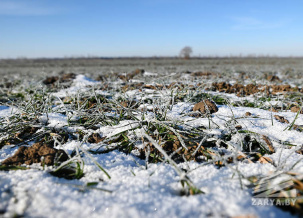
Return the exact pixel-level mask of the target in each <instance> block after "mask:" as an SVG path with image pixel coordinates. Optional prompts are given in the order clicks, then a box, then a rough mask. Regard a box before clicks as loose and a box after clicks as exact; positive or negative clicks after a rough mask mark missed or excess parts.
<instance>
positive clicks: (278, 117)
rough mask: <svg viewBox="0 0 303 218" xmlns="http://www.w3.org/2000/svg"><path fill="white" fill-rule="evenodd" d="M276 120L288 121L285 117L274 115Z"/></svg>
mask: <svg viewBox="0 0 303 218" xmlns="http://www.w3.org/2000/svg"><path fill="white" fill-rule="evenodd" d="M274 117H275V118H276V120H278V121H280V122H281V123H289V121H288V120H287V119H285V118H284V117H283V116H279V115H275V116H274Z"/></svg>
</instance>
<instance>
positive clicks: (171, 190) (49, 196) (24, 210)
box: [0, 72, 303, 217]
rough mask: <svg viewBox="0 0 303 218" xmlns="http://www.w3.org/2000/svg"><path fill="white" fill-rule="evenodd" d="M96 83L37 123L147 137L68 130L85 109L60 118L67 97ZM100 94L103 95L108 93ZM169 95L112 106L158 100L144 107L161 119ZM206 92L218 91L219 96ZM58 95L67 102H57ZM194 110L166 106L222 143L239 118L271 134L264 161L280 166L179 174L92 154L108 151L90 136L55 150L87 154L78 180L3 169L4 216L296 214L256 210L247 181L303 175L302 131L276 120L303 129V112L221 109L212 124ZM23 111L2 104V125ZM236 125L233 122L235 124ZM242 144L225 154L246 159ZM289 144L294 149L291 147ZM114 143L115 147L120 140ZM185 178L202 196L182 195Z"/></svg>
mask: <svg viewBox="0 0 303 218" xmlns="http://www.w3.org/2000/svg"><path fill="white" fill-rule="evenodd" d="M144 76H145V77H154V76H157V73H152V72H146V73H145V74H144ZM97 86H102V84H101V83H100V82H97V81H94V80H92V79H89V78H87V77H85V76H84V75H78V76H77V77H76V79H74V80H73V82H72V83H71V86H70V87H68V88H62V89H60V90H57V91H56V92H53V93H51V95H52V96H53V98H54V99H55V100H54V102H55V103H56V105H53V106H52V111H51V113H49V112H48V113H39V114H37V116H38V120H39V121H40V122H41V123H44V124H45V127H46V128H55V129H65V130H68V131H70V132H75V131H78V130H79V129H81V130H82V131H84V132H85V133H86V134H90V133H98V134H100V135H101V136H102V137H104V136H106V137H108V138H110V137H112V136H115V135H117V134H119V133H121V132H125V131H127V130H133V129H135V131H134V133H132V134H137V135H136V137H137V138H140V137H143V136H144V135H143V134H141V133H142V131H143V130H142V127H141V126H139V125H138V122H137V121H135V120H134V119H124V120H121V121H120V122H119V123H118V124H115V125H104V124H102V125H101V124H100V125H97V127H98V128H96V129H94V130H92V129H85V128H84V127H83V126H70V122H71V121H74V120H77V119H78V117H79V116H82V114H81V109H79V110H78V111H70V110H69V109H68V110H69V112H66V113H62V112H61V111H62V110H63V109H64V108H65V107H67V106H65V104H63V102H62V99H63V98H64V97H73V96H77V95H78V96H79V95H80V94H81V93H89V92H92V90H94V89H92V87H97ZM96 89H97V88H96ZM97 91H98V93H102V94H104V96H106V95H108V93H109V92H107V91H100V90H97ZM175 92H177V89H175ZM79 93H80V94H79ZM171 93H172V91H171V90H163V91H157V90H153V89H142V90H141V91H138V89H134V90H132V91H127V92H125V93H123V92H120V93H119V94H117V95H113V101H114V100H116V99H118V98H119V96H120V97H121V96H124V97H125V96H126V97H127V98H129V99H132V100H135V101H137V102H138V101H143V100H148V99H153V100H154V99H156V100H157V101H154V102H152V103H151V102H148V101H146V102H145V103H142V104H141V105H140V107H139V108H141V109H144V108H146V109H149V112H146V114H145V117H144V118H142V119H143V120H141V121H142V122H143V121H148V122H156V121H155V120H156V116H155V114H154V113H153V110H154V109H155V107H156V106H157V107H159V105H161V104H163V105H165V104H168V105H169V104H170V103H169V99H170V96H171ZM173 93H174V92H173ZM208 93H211V94H215V92H208ZM222 95H223V94H222ZM223 96H225V97H226V98H229V99H230V101H231V102H232V101H237V100H239V101H243V100H244V99H248V100H249V99H250V98H251V99H250V100H253V97H246V98H239V97H236V96H235V95H228V94H226V95H223ZM59 98H61V100H58V99H59ZM159 99H162V101H161V100H159ZM193 106H194V103H193V102H182V101H181V102H178V103H175V104H174V105H172V106H171V107H167V108H169V110H168V111H167V114H166V116H167V117H166V119H167V120H169V122H176V123H182V124H184V125H185V124H186V125H187V126H188V127H195V128H198V127H201V126H203V128H204V130H203V131H204V132H205V133H207V134H208V135H209V136H210V138H214V139H216V140H217V139H219V138H220V137H221V136H222V134H223V132H225V131H227V129H228V128H231V126H233V125H235V123H234V122H235V120H236V121H237V123H236V124H237V125H241V126H242V130H243V131H247V132H252V133H253V134H255V135H266V136H267V137H269V138H270V139H271V141H272V144H273V147H274V149H275V152H274V153H272V154H265V155H264V156H265V157H268V158H270V159H271V160H272V161H273V163H274V164H270V163H261V162H259V161H256V162H247V161H243V162H236V163H231V164H227V165H226V166H223V167H218V166H216V165H214V164H212V163H213V162H212V163H211V161H210V162H208V161H205V162H200V163H198V162H194V161H186V162H183V163H178V164H177V168H178V169H181V172H183V173H181V174H180V173H178V171H177V170H176V168H175V167H173V166H172V165H171V164H169V163H168V162H159V163H146V161H145V160H144V159H140V158H138V157H137V156H136V155H135V151H134V152H132V153H129V154H127V153H125V152H122V151H119V150H112V151H109V152H106V153H99V154H95V153H89V152H88V151H94V150H95V149H96V148H98V147H100V146H101V147H102V148H104V145H103V144H102V142H100V143H97V144H96V143H89V142H87V141H85V140H84V139H83V140H82V141H81V140H77V139H73V138H69V140H68V141H67V142H66V143H64V144H61V145H57V148H63V149H64V150H65V151H66V152H67V153H68V154H72V152H73V151H75V150H77V151H78V150H80V151H81V150H83V151H86V152H84V153H82V154H81V160H82V162H83V163H84V167H83V173H84V176H83V177H82V178H80V179H73V180H67V179H64V178H58V177H55V176H52V175H51V174H49V172H50V171H52V170H53V169H54V166H49V167H45V168H43V167H42V166H40V164H33V165H31V166H28V168H29V169H27V170H10V171H0V198H1V200H0V214H2V216H4V217H14V216H25V217H66V216H69V217H235V216H243V217H246V216H247V217H248V216H252V217H291V216H293V215H291V214H290V213H289V212H285V211H283V210H281V209H279V208H277V207H275V206H271V205H266V206H262V205H258V206H256V205H253V199H254V198H253V197H252V191H253V190H252V188H250V187H249V186H248V185H249V181H248V178H250V177H252V176H258V177H262V176H264V177H266V176H270V175H272V174H273V173H276V172H288V171H289V170H290V169H291V171H293V172H296V173H303V162H302V161H301V159H302V155H300V154H298V153H296V152H295V151H296V150H298V149H299V148H300V146H301V145H302V138H303V133H302V132H299V131H296V130H286V131H285V128H287V127H288V126H289V125H290V124H287V123H281V122H279V121H277V120H276V119H273V116H274V115H275V114H279V115H280V116H283V117H285V118H286V119H288V120H289V121H290V122H292V121H293V120H295V123H296V124H298V125H300V124H303V114H299V115H298V117H297V118H296V115H297V114H296V113H292V112H290V111H289V110H285V111H283V112H270V111H268V110H265V109H262V108H252V107H249V108H248V107H240V106H232V105H218V109H219V110H218V112H216V113H214V114H213V115H211V122H210V119H209V118H207V117H198V118H196V117H191V116H188V113H190V111H191V110H192V108H193ZM78 108H79V107H78ZM19 110H21V112H20V111H19ZM23 110H24V108H19V109H18V108H15V107H13V106H6V105H3V106H0V116H1V117H2V122H3V123H4V122H8V123H9V122H10V117H11V116H12V115H13V114H15V113H16V114H17V116H19V115H20V113H24V111H23ZM68 110H67V109H66V111H68ZM246 112H250V113H251V114H252V116H251V117H246V116H245V113H246ZM33 113H34V112H33ZM107 114H113V115H112V116H117V114H116V113H115V112H110V111H109V112H107ZM134 117H136V118H138V119H139V118H140V117H142V115H141V114H139V113H134ZM157 122H158V121H157ZM230 123H232V125H230V126H229V124H230ZM6 124H7V123H6ZM227 124H228V125H227ZM140 134H141V135H140ZM4 135H5V134H3V135H2V137H4ZM129 137H130V138H131V137H132V136H129ZM241 140H243V136H242V135H241V134H240V133H235V134H234V135H233V136H232V138H231V139H230V140H229V141H228V148H227V149H225V150H224V149H223V151H224V152H226V154H235V153H236V154H240V153H237V152H241V148H240V147H241ZM31 144H33V142H31V141H29V142H27V144H26V146H30V145H31ZM286 144H291V145H292V146H291V147H287V146H286ZM112 146H115V143H113V145H112ZM138 146H140V143H139V144H138ZM141 146H142V144H141ZM17 149H18V147H17V146H15V145H14V144H11V145H5V146H4V147H2V148H1V149H0V162H2V161H3V160H5V159H6V158H8V157H10V156H12V155H13V154H14V153H15V152H16V151H17ZM233 152H234V153H233ZM93 160H94V161H93ZM215 160H216V159H214V161H215ZM218 160H219V159H218ZM95 161H96V162H97V163H99V164H100V165H101V166H102V167H103V168H104V169H105V170H106V172H107V173H108V174H109V175H110V178H108V177H107V176H106V174H105V173H104V172H102V171H101V170H100V169H99V168H98V167H97V165H96V164H95ZM295 164H296V165H295ZM185 175H186V176H187V177H188V178H189V179H190V180H191V181H192V183H193V184H194V185H195V187H197V188H198V189H200V190H201V191H202V192H204V193H203V194H196V195H182V190H183V187H182V185H181V182H180V180H182V179H184V176H185Z"/></svg>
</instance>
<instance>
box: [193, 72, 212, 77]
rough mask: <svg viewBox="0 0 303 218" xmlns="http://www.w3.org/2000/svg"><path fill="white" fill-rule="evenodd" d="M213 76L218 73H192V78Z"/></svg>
mask: <svg viewBox="0 0 303 218" xmlns="http://www.w3.org/2000/svg"><path fill="white" fill-rule="evenodd" d="M211 75H216V73H214V72H211V71H197V72H193V73H191V76H211Z"/></svg>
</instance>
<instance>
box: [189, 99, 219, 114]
mask: <svg viewBox="0 0 303 218" xmlns="http://www.w3.org/2000/svg"><path fill="white" fill-rule="evenodd" d="M193 111H200V112H201V113H202V114H206V113H211V114H212V113H216V112H217V111H218V107H217V105H216V104H215V103H214V102H213V101H211V100H209V99H206V100H203V101H201V102H199V103H197V104H195V106H194V108H193Z"/></svg>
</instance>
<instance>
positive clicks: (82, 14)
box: [0, 0, 303, 58]
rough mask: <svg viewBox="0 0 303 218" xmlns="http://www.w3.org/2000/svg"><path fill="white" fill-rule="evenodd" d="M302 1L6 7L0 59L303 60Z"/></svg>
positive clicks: (117, 0) (109, 1)
mask: <svg viewBox="0 0 303 218" xmlns="http://www.w3.org/2000/svg"><path fill="white" fill-rule="evenodd" d="M302 9H303V1H301V0H300V1H299V0H289V1H277V0H275V1H274V0H267V1H266V0H263V1H259V0H251V1H248V0H230V1H227V0H87V1H83V0H81V1H80V0H0V58H17V57H66V56H176V55H178V54H179V51H180V50H181V49H182V48H183V47H184V46H191V47H192V48H193V54H194V55H201V56H204V55H230V54H232V55H239V54H242V55H247V54H257V55H279V56H289V55H293V56H303V13H302Z"/></svg>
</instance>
